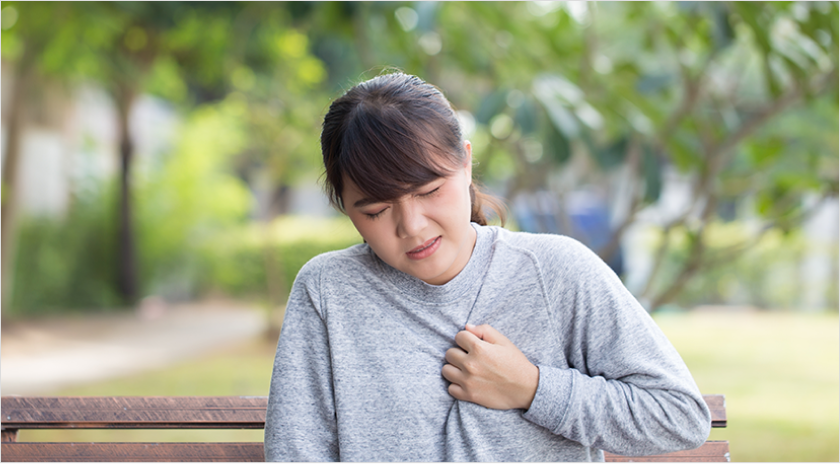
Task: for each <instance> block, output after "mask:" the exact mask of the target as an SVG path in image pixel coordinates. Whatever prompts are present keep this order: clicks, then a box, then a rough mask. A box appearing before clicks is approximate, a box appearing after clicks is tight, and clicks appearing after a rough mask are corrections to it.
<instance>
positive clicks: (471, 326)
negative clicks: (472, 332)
mask: <svg viewBox="0 0 840 464" xmlns="http://www.w3.org/2000/svg"><path fill="white" fill-rule="evenodd" d="M467 328H468V329H474V328H475V326H474V325H472V324H470V323H467Z"/></svg>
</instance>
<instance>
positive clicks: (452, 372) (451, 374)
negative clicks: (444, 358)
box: [440, 364, 464, 384]
mask: <svg viewBox="0 0 840 464" xmlns="http://www.w3.org/2000/svg"><path fill="white" fill-rule="evenodd" d="M440 373H441V374H442V375H443V378H444V379H446V380H448V381H450V382H452V383H453V384H454V383H457V384H460V383H462V382H463V380H464V376H463V373H462V372H461V369H458V368H457V367H455V366H453V365H452V364H444V365H443V368H441V370H440Z"/></svg>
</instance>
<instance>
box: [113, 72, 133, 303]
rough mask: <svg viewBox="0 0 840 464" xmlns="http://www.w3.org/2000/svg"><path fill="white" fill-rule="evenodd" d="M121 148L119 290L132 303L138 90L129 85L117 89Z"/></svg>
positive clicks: (118, 243) (118, 215) (118, 216)
mask: <svg viewBox="0 0 840 464" xmlns="http://www.w3.org/2000/svg"><path fill="white" fill-rule="evenodd" d="M116 93H117V94H116V95H115V97H116V98H115V100H116V104H117V118H118V126H117V127H118V128H119V142H120V143H119V147H120V193H119V195H120V197H119V206H118V210H117V263H116V265H117V290H118V291H119V293H120V295H121V296H122V297H123V300H124V301H125V302H126V303H127V304H130V305H133V304H134V303H135V302H136V301H137V270H136V268H137V264H136V256H135V244H134V230H133V221H132V218H133V212H132V199H131V163H132V158H133V157H134V144H133V143H132V142H131V134H130V133H129V126H128V117H129V111H130V109H131V104H132V102H133V101H134V97H135V92H134V91H133V90H132V89H131V88H130V87H129V86H127V85H120V86H119V87H118V89H117V91H116Z"/></svg>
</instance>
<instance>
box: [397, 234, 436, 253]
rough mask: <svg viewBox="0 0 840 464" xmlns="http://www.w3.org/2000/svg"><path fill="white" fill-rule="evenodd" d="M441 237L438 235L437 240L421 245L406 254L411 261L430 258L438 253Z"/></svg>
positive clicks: (433, 239) (430, 240)
mask: <svg viewBox="0 0 840 464" xmlns="http://www.w3.org/2000/svg"><path fill="white" fill-rule="evenodd" d="M441 238H442V237H441V236H440V235H438V236H437V237H435V238H432V239H429V240H428V241H426V243H424V244H422V245H420V246H419V247H417V248H414V249H413V250H411V251H408V252H406V255H408V257H409V258H411V259H423V258H426V257H428V256H431V255H432V253H434V252H435V251H437V249H438V247H439V246H440V241H441Z"/></svg>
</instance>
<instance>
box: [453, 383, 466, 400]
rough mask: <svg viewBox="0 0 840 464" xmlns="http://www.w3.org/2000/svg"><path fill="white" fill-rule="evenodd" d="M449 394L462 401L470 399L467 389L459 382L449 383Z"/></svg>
mask: <svg viewBox="0 0 840 464" xmlns="http://www.w3.org/2000/svg"><path fill="white" fill-rule="evenodd" d="M449 394H450V395H452V397H453V398H455V399H456V400H461V401H468V400H467V391H466V390H464V388H463V387H462V386H460V385H458V384H457V383H452V384H450V385H449Z"/></svg>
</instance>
